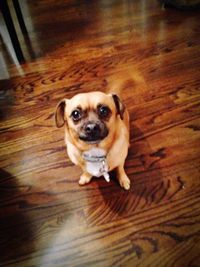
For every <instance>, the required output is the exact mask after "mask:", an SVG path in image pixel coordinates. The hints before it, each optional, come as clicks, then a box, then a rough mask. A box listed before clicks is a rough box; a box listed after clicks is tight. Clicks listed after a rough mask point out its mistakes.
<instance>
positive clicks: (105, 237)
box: [0, 0, 200, 267]
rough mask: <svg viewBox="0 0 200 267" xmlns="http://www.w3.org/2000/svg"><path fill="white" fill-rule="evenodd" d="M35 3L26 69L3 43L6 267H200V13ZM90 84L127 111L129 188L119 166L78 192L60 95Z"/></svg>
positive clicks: (144, 5) (0, 216) (0, 95)
mask: <svg viewBox="0 0 200 267" xmlns="http://www.w3.org/2000/svg"><path fill="white" fill-rule="evenodd" d="M26 2H27V4H28V9H29V14H27V13H26V8H23V7H24V5H25V2H24V1H21V5H22V10H23V12H24V15H25V22H26V24H27V28H28V31H29V36H28V37H25V38H22V36H21V37H20V42H21V45H22V48H23V50H24V51H23V52H24V54H25V57H26V58H27V62H26V63H25V64H23V65H21V70H20V71H19V66H16V65H15V64H13V63H12V62H11V59H10V56H9V54H8V51H7V50H6V45H5V44H4V45H2V46H1V49H2V55H3V56H4V58H5V60H6V62H7V66H8V72H9V75H10V77H9V79H8V78H6V77H3V78H2V80H0V120H1V121H0V142H1V143H0V195H1V202H0V251H1V256H0V266H19V267H21V266H42V267H43V266H63V267H66V266H70V267H71V266H95V267H96V266H97V267H98V266H99V267H102V266H106V267H107V266H119V267H121V266H123V267H129V266H130V267H133V266H137V267H148V266H151V267H169V266H170V267H172V266H174V267H197V266H200V205H199V202H200V90H199V87H200V27H199V26H200V21H199V12H198V11H193V12H186V11H184V12H183V11H178V10H174V9H165V10H163V9H162V8H161V6H160V4H159V2H158V1H132V2H131V1H90V3H88V2H87V1H75V0H70V1H64V0H60V1H55V0H50V1H49V0H48V1H47V0H42V1H38V2H37V1H31V0H30V1H26ZM30 20H31V21H32V27H30V25H29V22H30ZM27 45H28V47H27ZM30 51H32V52H31V54H30ZM1 70H3V66H0V71H1ZM3 73H4V72H2V75H3ZM21 73H23V75H21ZM2 75H1V77H2ZM93 90H100V91H104V92H108V91H110V90H117V92H118V93H120V94H121V97H122V99H123V101H124V103H125V104H126V106H127V108H128V110H129V113H130V118H131V146H130V150H129V155H128V158H127V161H126V171H127V173H128V176H129V177H130V179H131V181H132V187H131V190H130V191H129V192H125V191H124V190H122V189H121V188H120V187H119V185H118V183H117V181H116V177H115V173H112V174H111V176H112V179H111V182H110V183H106V182H105V181H104V179H97V178H96V179H94V180H92V182H91V183H90V184H88V185H87V186H85V187H80V186H79V185H78V180H79V176H80V174H81V172H80V169H79V168H78V167H76V166H74V165H73V164H72V163H71V162H70V161H69V159H68V158H67V156H66V148H65V145H64V134H63V131H62V130H60V129H59V130H58V129H57V128H56V127H55V123H54V111H55V107H56V105H57V103H58V101H59V100H61V99H62V98H64V97H66V98H70V97H72V96H73V95H75V94H77V93H80V92H88V91H93Z"/></svg>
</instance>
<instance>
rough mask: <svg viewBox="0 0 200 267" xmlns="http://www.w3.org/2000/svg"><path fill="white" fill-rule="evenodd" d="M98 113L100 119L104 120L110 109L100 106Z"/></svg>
mask: <svg viewBox="0 0 200 267" xmlns="http://www.w3.org/2000/svg"><path fill="white" fill-rule="evenodd" d="M98 113H99V115H100V116H101V117H103V118H106V117H108V115H109V114H110V109H109V108H108V107H107V106H100V107H99V109H98Z"/></svg>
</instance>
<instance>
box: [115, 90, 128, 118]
mask: <svg viewBox="0 0 200 267" xmlns="http://www.w3.org/2000/svg"><path fill="white" fill-rule="evenodd" d="M112 98H113V100H114V103H115V107H116V110H117V114H119V115H120V118H121V119H122V120H123V115H124V111H125V106H124V104H123V103H122V102H121V100H120V98H119V97H118V96H117V95H112Z"/></svg>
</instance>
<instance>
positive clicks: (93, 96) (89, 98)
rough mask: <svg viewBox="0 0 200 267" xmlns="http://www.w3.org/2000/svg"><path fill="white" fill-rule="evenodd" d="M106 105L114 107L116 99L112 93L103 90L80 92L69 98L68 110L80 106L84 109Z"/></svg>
mask: <svg viewBox="0 0 200 267" xmlns="http://www.w3.org/2000/svg"><path fill="white" fill-rule="evenodd" d="M100 104H101V105H106V106H108V107H109V108H110V109H114V107H115V106H114V101H113V98H112V96H111V95H107V94H104V93H101V92H92V93H85V94H78V95H76V96H74V97H73V98H71V99H70V100H68V102H67V110H68V111H69V112H70V111H72V110H73V109H75V108H77V107H80V108H82V109H83V110H87V109H96V108H97V106H98V105H100Z"/></svg>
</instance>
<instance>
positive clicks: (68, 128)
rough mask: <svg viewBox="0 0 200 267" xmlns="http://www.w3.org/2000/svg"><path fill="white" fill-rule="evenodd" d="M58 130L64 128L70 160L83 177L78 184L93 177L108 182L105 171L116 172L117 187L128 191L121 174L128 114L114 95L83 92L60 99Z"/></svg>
mask: <svg viewBox="0 0 200 267" xmlns="http://www.w3.org/2000/svg"><path fill="white" fill-rule="evenodd" d="M55 120H56V125H57V127H62V126H64V127H65V142H66V145H67V152H68V156H69V158H70V159H71V161H72V162H73V163H74V164H76V165H78V166H80V167H81V168H82V170H83V174H82V175H81V177H80V180H79V184H80V185H84V184H86V183H89V182H90V180H91V179H92V176H96V177H100V176H102V175H103V176H104V178H105V179H106V180H107V181H109V174H108V172H109V171H111V170H113V169H116V170H117V177H118V180H119V183H120V185H121V186H122V187H123V188H125V189H127V190H128V189H129V188H130V180H129V178H128V177H127V175H126V173H125V171H124V163H125V159H126V157H127V154H128V147H129V115H128V112H127V110H126V109H125V107H124V105H123V104H122V102H121V101H120V99H119V97H118V96H117V95H111V94H105V93H102V92H91V93H83V94H78V95H76V96H74V97H73V98H71V99H63V100H62V101H61V102H60V103H59V104H58V106H57V110H56V114H55Z"/></svg>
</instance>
